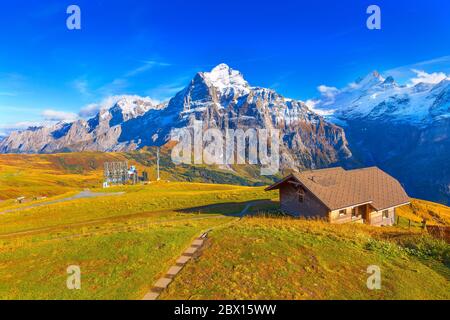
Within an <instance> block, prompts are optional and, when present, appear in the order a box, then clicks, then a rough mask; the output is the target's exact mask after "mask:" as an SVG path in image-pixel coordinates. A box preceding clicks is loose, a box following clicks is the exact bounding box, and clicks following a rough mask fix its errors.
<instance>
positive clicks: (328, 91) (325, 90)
mask: <svg viewBox="0 0 450 320" xmlns="http://www.w3.org/2000/svg"><path fill="white" fill-rule="evenodd" d="M317 90H319V92H320V93H321V94H322V96H323V97H325V98H328V99H334V97H335V96H336V95H337V94H338V93H339V89H338V88H336V87H328V86H326V85H320V86H318V87H317Z"/></svg>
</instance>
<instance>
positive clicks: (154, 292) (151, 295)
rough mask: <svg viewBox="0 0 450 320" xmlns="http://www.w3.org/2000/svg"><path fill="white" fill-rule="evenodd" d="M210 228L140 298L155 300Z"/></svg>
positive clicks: (250, 204) (202, 240)
mask: <svg viewBox="0 0 450 320" xmlns="http://www.w3.org/2000/svg"><path fill="white" fill-rule="evenodd" d="M258 202H260V201H252V202H249V203H248V204H247V205H246V206H245V208H244V209H243V210H242V211H241V212H240V213H239V214H238V215H237V217H239V218H240V219H242V218H243V217H244V216H245V214H246V213H247V212H248V210H249V209H250V208H251V207H252V206H253V205H255V204H256V203H258ZM211 231H212V229H210V230H208V231H206V232H204V233H202V235H200V237H198V238H197V239H195V240H194V241H193V242H192V243H191V246H190V247H189V248H187V249H186V250H185V251H184V252H183V254H182V255H181V256H180V257H179V258H178V260H177V261H176V265H174V266H172V267H170V268H169V270H168V271H167V272H166V274H165V275H164V277H162V278H160V279H159V280H158V281H156V282H155V284H154V285H153V288H152V289H151V290H150V291H149V292H148V293H147V294H146V295H145V296H144V298H142V300H156V299H158V297H159V296H160V295H161V293H162V292H163V291H164V290H165V289H166V288H167V287H168V286H169V284H170V283H171V282H172V281H173V279H174V278H175V277H176V276H177V274H179V273H180V272H181V270H183V267H184V266H185V265H186V264H187V263H188V262H189V260H190V259H191V258H192V256H194V255H195V253H197V251H198V250H199V249H200V248H201V247H202V246H203V245H204V243H205V241H206V238H207V237H208V234H209V232H211Z"/></svg>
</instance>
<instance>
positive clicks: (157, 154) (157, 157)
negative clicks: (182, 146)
mask: <svg viewBox="0 0 450 320" xmlns="http://www.w3.org/2000/svg"><path fill="white" fill-rule="evenodd" d="M156 172H157V178H156V181H159V180H161V177H160V176H159V147H158V148H157V149H156Z"/></svg>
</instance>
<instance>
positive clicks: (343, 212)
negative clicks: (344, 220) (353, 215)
mask: <svg viewBox="0 0 450 320" xmlns="http://www.w3.org/2000/svg"><path fill="white" fill-rule="evenodd" d="M346 214H347V211H346V210H345V209H343V210H339V215H340V216H345V215H346Z"/></svg>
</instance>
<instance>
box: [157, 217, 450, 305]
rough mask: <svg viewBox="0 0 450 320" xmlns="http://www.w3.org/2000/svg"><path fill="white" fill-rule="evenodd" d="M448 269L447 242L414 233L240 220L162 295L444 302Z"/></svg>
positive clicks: (214, 237) (449, 290) (215, 235)
mask: <svg viewBox="0 0 450 320" xmlns="http://www.w3.org/2000/svg"><path fill="white" fill-rule="evenodd" d="M370 265H378V266H379V267H380V268H381V279H382V282H381V283H382V287H381V290H374V291H372V290H369V289H368V288H367V286H366V281H367V278H368V276H369V274H367V267H368V266H370ZM449 267H450V252H449V246H448V245H447V244H446V243H444V242H441V241H436V240H434V239H432V238H430V237H428V236H426V235H422V234H420V233H418V232H411V231H408V230H405V229H398V228H374V227H369V226H364V225H354V224H350V225H329V224H327V223H323V222H318V221H302V220H293V219H280V218H277V219H273V218H246V219H244V220H242V221H240V222H239V223H235V224H233V225H232V226H231V227H228V228H224V229H220V230H217V231H216V232H214V231H213V232H212V233H211V236H210V239H209V242H208V244H207V246H206V248H204V250H203V251H202V254H201V255H200V257H199V258H197V259H195V260H194V261H193V262H192V263H190V264H189V265H188V266H187V267H186V269H185V270H184V271H183V272H182V274H181V275H180V276H179V277H177V278H176V280H175V282H174V283H172V284H171V285H170V287H169V289H168V290H167V291H166V292H165V293H164V294H163V295H162V296H161V299H182V300H184V299H450V283H449V279H450V272H449ZM225 275H226V276H225Z"/></svg>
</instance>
